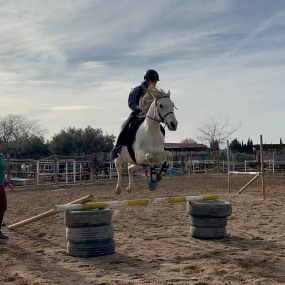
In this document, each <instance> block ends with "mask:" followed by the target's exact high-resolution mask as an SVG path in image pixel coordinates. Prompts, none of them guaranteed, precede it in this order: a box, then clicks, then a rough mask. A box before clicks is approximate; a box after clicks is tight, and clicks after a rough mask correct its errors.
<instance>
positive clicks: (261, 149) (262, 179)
mask: <svg viewBox="0 0 285 285" xmlns="http://www.w3.org/2000/svg"><path fill="white" fill-rule="evenodd" d="M260 172H261V190H262V198H263V200H265V198H266V193H265V181H264V153H263V139H262V135H260Z"/></svg>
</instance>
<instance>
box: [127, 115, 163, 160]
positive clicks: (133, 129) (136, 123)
mask: <svg viewBox="0 0 285 285" xmlns="http://www.w3.org/2000/svg"><path fill="white" fill-rule="evenodd" d="M144 120H145V117H138V116H131V117H130V120H129V121H128V122H127V124H126V126H125V134H124V137H125V142H124V145H126V146H127V148H128V152H129V154H130V156H131V159H132V160H133V161H134V162H135V163H136V158H135V152H134V149H133V146H132V145H133V143H134V141H135V139H136V133H137V131H138V129H139V127H140V125H141V124H142V123H143V121H144ZM160 131H161V133H162V134H163V136H164V137H165V129H164V128H163V127H162V126H161V125H160Z"/></svg>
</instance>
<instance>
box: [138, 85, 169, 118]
mask: <svg viewBox="0 0 285 285" xmlns="http://www.w3.org/2000/svg"><path fill="white" fill-rule="evenodd" d="M165 96H169V93H167V92H165V91H164V90H163V89H160V88H156V87H154V88H152V89H151V90H148V91H147V92H146V93H145V95H144V96H142V97H141V98H140V101H139V108H140V109H141V110H142V112H143V114H147V112H148V109H149V107H150V105H151V103H152V102H153V101H154V100H155V99H157V98H161V97H165Z"/></svg>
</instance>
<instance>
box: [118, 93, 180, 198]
mask: <svg viewBox="0 0 285 285" xmlns="http://www.w3.org/2000/svg"><path fill="white" fill-rule="evenodd" d="M140 109H141V110H143V111H145V112H147V113H146V118H145V120H144V122H143V123H142V124H141V125H140V127H139V128H138V130H137V133H136V137H135V141H134V143H133V145H132V147H133V150H134V153H135V159H136V162H135V161H133V160H132V158H131V156H130V154H129V152H128V149H127V147H126V146H123V147H122V148H121V151H120V155H119V157H118V158H116V159H115V166H116V169H117V173H118V181H117V186H116V190H115V193H116V194H120V193H121V185H122V172H123V170H122V165H123V162H124V161H127V162H128V175H129V185H128V187H127V190H128V192H131V191H132V190H133V188H134V183H133V172H134V171H135V170H137V169H138V168H139V166H140V165H150V166H158V165H160V164H161V163H164V162H166V163H167V164H168V163H169V161H170V160H171V159H172V154H171V152H169V151H165V150H164V136H163V134H162V133H161V130H160V123H164V124H166V126H167V128H168V129H169V130H170V131H176V129H177V124H178V122H177V120H176V118H175V115H174V104H173V102H172V101H171V99H170V91H168V92H167V93H166V92H165V91H163V90H162V89H156V88H153V89H152V90H147V93H146V95H145V96H144V97H143V98H142V100H141V101H140Z"/></svg>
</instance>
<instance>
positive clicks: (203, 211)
mask: <svg viewBox="0 0 285 285" xmlns="http://www.w3.org/2000/svg"><path fill="white" fill-rule="evenodd" d="M188 213H189V214H190V215H191V216H194V217H205V218H224V217H228V216H230V215H231V214H232V205H231V204H230V203H229V202H225V201H221V200H217V201H189V205H188Z"/></svg>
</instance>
